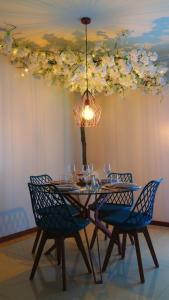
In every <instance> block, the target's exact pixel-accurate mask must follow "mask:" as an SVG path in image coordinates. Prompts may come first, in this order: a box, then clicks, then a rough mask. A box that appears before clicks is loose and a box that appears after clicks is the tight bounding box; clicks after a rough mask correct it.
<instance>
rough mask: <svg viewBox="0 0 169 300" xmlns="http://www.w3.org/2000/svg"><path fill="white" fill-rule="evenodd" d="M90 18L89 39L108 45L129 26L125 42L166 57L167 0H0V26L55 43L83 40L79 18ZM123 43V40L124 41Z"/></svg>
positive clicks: (41, 41) (168, 46) (168, 34)
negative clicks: (6, 25) (144, 47)
mask: <svg viewBox="0 0 169 300" xmlns="http://www.w3.org/2000/svg"><path fill="white" fill-rule="evenodd" d="M83 16H88V17H91V18H92V23H91V25H90V28H89V40H90V41H93V42H94V43H95V42H96V41H101V40H104V41H106V42H107V43H108V44H109V45H110V46H111V43H112V41H113V38H114V37H115V36H116V35H117V33H118V32H120V31H121V30H124V29H126V30H129V31H130V36H129V38H128V41H127V43H128V45H129V46H132V45H140V44H141V45H143V46H146V47H153V48H154V49H155V50H157V51H158V52H159V53H160V56H161V59H162V60H167V59H168V58H169V1H168V0H141V1H135V0H0V27H4V24H5V23H10V24H13V25H15V26H16V27H17V28H16V30H15V34H16V36H17V37H25V38H26V39H29V40H31V41H33V42H35V43H38V44H41V45H46V44H50V43H51V42H53V41H54V42H55V43H56V45H58V47H60V46H66V45H71V44H73V43H77V42H80V41H82V40H83V33H84V28H83V26H82V25H81V23H80V18H81V17H83ZM125 43H126V42H125Z"/></svg>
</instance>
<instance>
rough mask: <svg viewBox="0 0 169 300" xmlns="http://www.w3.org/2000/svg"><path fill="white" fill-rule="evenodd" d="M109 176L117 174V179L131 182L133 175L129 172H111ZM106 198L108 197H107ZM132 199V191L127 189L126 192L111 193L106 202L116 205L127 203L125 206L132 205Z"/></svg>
mask: <svg viewBox="0 0 169 300" xmlns="http://www.w3.org/2000/svg"><path fill="white" fill-rule="evenodd" d="M111 176H114V177H116V176H118V179H119V180H120V181H121V182H130V183H132V182H133V176H132V174H131V173H114V172H111V173H109V175H108V177H111ZM107 198H108V197H107ZM133 201H134V196H133V192H132V191H127V192H124V193H122V192H120V193H113V194H112V195H110V197H109V199H107V203H112V204H116V205H127V206H130V207H131V206H132V205H133Z"/></svg>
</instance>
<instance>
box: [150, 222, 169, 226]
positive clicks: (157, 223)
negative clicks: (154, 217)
mask: <svg viewBox="0 0 169 300" xmlns="http://www.w3.org/2000/svg"><path fill="white" fill-rule="evenodd" d="M151 225H157V226H163V227H169V222H163V221H152V222H151Z"/></svg>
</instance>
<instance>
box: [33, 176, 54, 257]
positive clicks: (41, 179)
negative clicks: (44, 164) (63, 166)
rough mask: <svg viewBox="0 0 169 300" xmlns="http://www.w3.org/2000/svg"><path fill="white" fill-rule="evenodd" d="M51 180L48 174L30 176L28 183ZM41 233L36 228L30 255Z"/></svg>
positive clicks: (42, 182) (34, 249)
mask: <svg viewBox="0 0 169 300" xmlns="http://www.w3.org/2000/svg"><path fill="white" fill-rule="evenodd" d="M51 180H52V177H51V176H49V175H48V174H41V175H35V176H30V182H31V183H33V184H47V183H49V182H50V181H51ZM41 233H42V230H41V229H40V228H39V227H37V233H36V237H35V240H34V243H33V247H32V254H34V253H35V251H36V248H37V245H38V242H39V239H40V235H41Z"/></svg>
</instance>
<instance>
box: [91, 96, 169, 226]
mask: <svg viewBox="0 0 169 300" xmlns="http://www.w3.org/2000/svg"><path fill="white" fill-rule="evenodd" d="M96 101H98V103H100V104H101V106H102V119H101V122H100V124H99V126H98V127H97V128H93V129H87V141H88V142H87V143H88V160H89V161H90V162H93V163H94V165H95V166H96V168H97V169H98V170H99V171H102V168H103V164H104V163H106V162H110V163H111V166H112V170H113V171H121V172H123V171H131V172H132V173H133V175H134V180H135V182H137V183H138V184H140V185H144V184H145V183H146V182H147V181H148V180H151V179H154V178H159V177H163V178H164V179H165V181H164V183H163V184H162V185H161V187H160V189H159V192H158V197H157V199H156V203H155V212H154V219H155V220H160V221H167V222H169V201H168V199H169V198H168V195H169V101H168V97H167V96H166V97H165V98H164V99H163V100H161V98H160V97H159V96H152V95H143V94H141V93H140V92H138V91H137V92H130V93H128V94H127V95H126V98H125V99H120V98H119V97H117V96H109V97H105V96H99V97H98V96H97V99H96Z"/></svg>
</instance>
